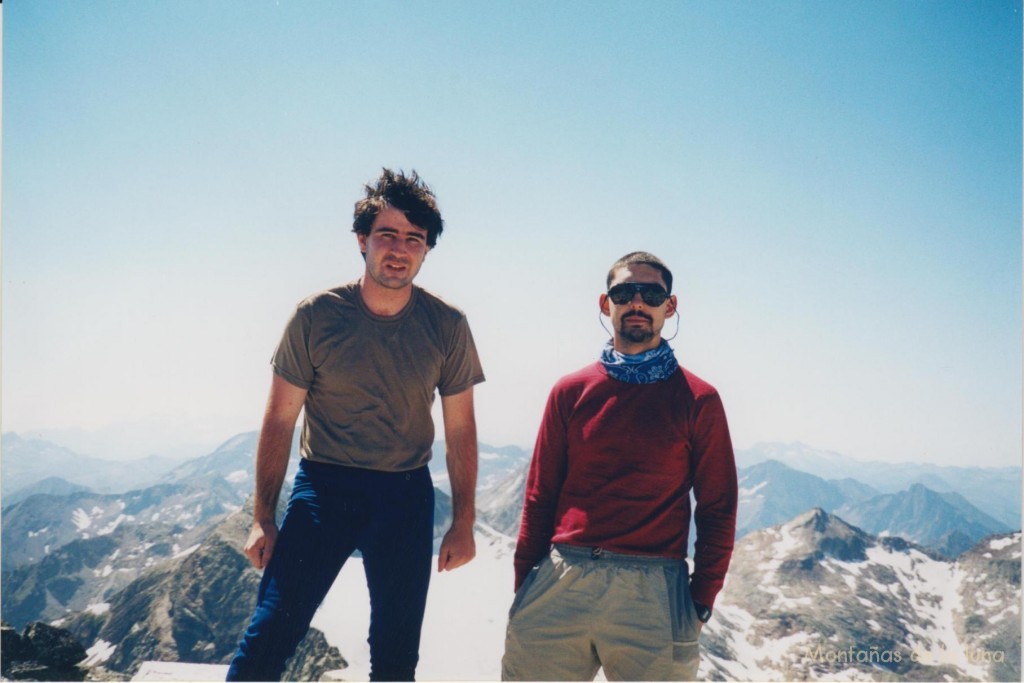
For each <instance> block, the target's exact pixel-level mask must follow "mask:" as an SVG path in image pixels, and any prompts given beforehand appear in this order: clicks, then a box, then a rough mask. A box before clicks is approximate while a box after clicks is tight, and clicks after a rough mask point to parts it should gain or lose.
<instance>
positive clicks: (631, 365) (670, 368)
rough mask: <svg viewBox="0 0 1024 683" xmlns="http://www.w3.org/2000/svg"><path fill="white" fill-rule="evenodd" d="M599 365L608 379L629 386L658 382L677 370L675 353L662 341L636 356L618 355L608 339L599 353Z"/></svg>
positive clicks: (677, 364)
mask: <svg viewBox="0 0 1024 683" xmlns="http://www.w3.org/2000/svg"><path fill="white" fill-rule="evenodd" d="M601 365H603V366H604V367H605V369H606V370H607V371H608V376H609V377H611V378H612V379H617V380H619V381H620V382H628V383H629V384H653V383H654V382H660V381H662V380H663V379H668V378H669V377H671V376H672V373H674V372H675V371H676V369H678V368H679V362H678V361H677V360H676V354H675V352H673V351H672V347H671V346H669V345H668V342H667V341H665V340H664V339H662V340H661V344H659V345H658V346H657V347H656V348H653V349H651V350H650V351H644V352H643V353H636V354H625V353H619V352H618V351H616V350H615V347H614V346H612V340H611V339H609V340H608V343H607V344H605V345H604V349H603V350H602V351H601Z"/></svg>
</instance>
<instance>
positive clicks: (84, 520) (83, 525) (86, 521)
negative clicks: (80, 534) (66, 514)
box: [71, 508, 92, 531]
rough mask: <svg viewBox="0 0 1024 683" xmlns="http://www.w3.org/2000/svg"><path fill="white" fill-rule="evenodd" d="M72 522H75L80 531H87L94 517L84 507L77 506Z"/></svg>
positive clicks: (72, 515)
mask: <svg viewBox="0 0 1024 683" xmlns="http://www.w3.org/2000/svg"><path fill="white" fill-rule="evenodd" d="M71 523H72V524H74V525H75V527H77V528H78V530H79V531H85V530H86V529H88V528H89V527H91V526H92V517H90V516H89V513H88V512H86V511H85V510H83V509H82V508H76V509H75V511H74V512H72V513H71Z"/></svg>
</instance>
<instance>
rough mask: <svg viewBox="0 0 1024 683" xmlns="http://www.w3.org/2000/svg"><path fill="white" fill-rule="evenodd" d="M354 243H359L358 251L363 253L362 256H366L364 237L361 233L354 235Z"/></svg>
mask: <svg viewBox="0 0 1024 683" xmlns="http://www.w3.org/2000/svg"><path fill="white" fill-rule="evenodd" d="M356 241H357V242H359V251H361V252H363V256H364V257H365V256H366V235H364V234H363V233H361V232H357V233H356Z"/></svg>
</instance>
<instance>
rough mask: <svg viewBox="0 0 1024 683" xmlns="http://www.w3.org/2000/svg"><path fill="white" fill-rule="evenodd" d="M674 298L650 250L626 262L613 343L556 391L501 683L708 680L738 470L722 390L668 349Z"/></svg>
mask: <svg viewBox="0 0 1024 683" xmlns="http://www.w3.org/2000/svg"><path fill="white" fill-rule="evenodd" d="M671 292H672V273H671V271H669V269H668V267H667V266H666V265H665V263H664V262H662V260H661V259H659V258H658V257H656V256H654V255H653V254H650V253H648V252H633V253H630V254H626V255H625V256H623V257H622V258H621V259H619V260H618V261H616V262H615V263H614V264H613V265H612V267H611V270H609V272H608V278H607V282H606V290H605V292H604V293H603V294H601V295H600V296H599V297H598V306H599V307H600V309H601V313H602V315H604V316H607V317H608V318H610V319H611V323H612V333H611V334H612V338H611V339H610V340H609V341H608V343H607V345H606V346H605V348H604V350H603V351H602V352H601V356H600V359H599V360H598V361H597V362H595V363H591V364H590V365H588V366H586V367H584V368H583V369H582V370H579V371H577V372H574V373H572V374H570V375H567V376H565V377H563V378H562V379H560V380H559V381H558V382H557V383H556V384H555V387H554V388H553V389H552V390H551V395H550V397H549V398H548V403H547V407H546V408H545V410H544V417H543V420H542V422H541V426H540V431H539V433H538V434H537V443H536V446H535V448H534V452H533V461H532V463H531V465H530V472H529V476H528V478H527V482H526V494H525V499H524V504H523V517H522V526H521V527H520V531H519V539H518V541H517V543H516V552H515V589H516V596H515V599H514V601H513V603H512V608H511V610H510V612H509V623H508V630H507V633H506V639H505V655H504V658H503V660H502V672H501V675H502V680H511V681H551V680H556V681H558V680H560V681H588V680H593V679H594V677H595V676H596V674H597V672H598V670H599V669H603V670H604V675H605V677H606V678H607V679H608V680H610V681H688V680H693V679H694V678H695V677H696V675H697V668H698V663H699V659H700V656H699V645H698V641H699V635H700V630H701V628H702V627H703V624H704V623H705V622H707V620H708V619H710V618H711V610H712V607H713V606H714V601H715V596H716V595H717V594H718V592H719V591H720V590H721V588H722V584H723V581H724V579H725V572H726V570H727V569H728V566H729V560H730V557H731V556H732V549H733V536H734V534H735V531H736V502H737V482H736V465H735V462H734V458H733V452H732V443H731V440H730V438H729V427H728V425H727V424H726V419H725V409H724V408H723V406H722V400H721V399H720V398H719V396H718V392H717V391H715V389H714V387H712V386H711V385H710V384H708V383H707V382H705V381H703V380H701V379H700V378H699V377H697V376H696V375H694V374H693V373H691V372H690V371H689V370H686V369H685V368H683V367H681V366H680V365H679V363H678V361H677V360H676V356H675V352H674V351H673V350H672V348H671V347H670V346H669V345H668V341H667V340H665V339H662V337H661V330H662V327H663V326H664V324H665V321H666V319H668V318H671V317H673V316H675V315H677V311H676V297H675V295H673V294H672V293H671ZM677 320H678V318H677ZM691 491H692V492H693V494H694V498H695V500H696V503H697V505H696V508H695V509H694V510H692V511H691V509H690V492H691ZM691 512H692V517H693V519H694V521H695V524H696V529H697V538H696V550H695V553H694V558H693V572H692V573H691V572H690V571H689V568H688V566H687V563H686V553H687V545H688V544H687V540H688V539H687V536H688V533H689V525H690V519H691Z"/></svg>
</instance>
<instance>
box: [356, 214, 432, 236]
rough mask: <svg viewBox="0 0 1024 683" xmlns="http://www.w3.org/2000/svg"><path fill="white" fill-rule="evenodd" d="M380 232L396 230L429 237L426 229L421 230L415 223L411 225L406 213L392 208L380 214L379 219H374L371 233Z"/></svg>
mask: <svg viewBox="0 0 1024 683" xmlns="http://www.w3.org/2000/svg"><path fill="white" fill-rule="evenodd" d="M380 230H395V231H398V232H401V233H403V234H404V233H412V234H416V235H421V236H423V237H426V236H427V229H426V228H421V227H420V226H418V225H416V224H415V223H410V222H409V219H408V218H406V217H405V214H404V213H402V212H401V211H399V210H398V209H393V208H391V207H387V208H385V209H383V210H382V211H381V212H380V213H379V214H377V217H376V218H374V219H373V224H372V225H371V226H370V231H371V232H373V231H380Z"/></svg>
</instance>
